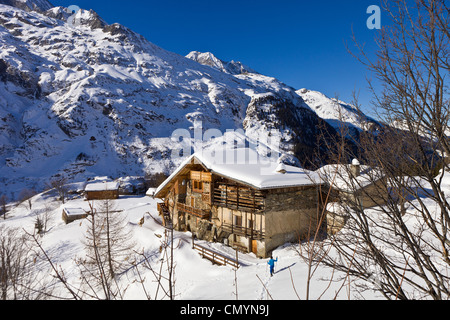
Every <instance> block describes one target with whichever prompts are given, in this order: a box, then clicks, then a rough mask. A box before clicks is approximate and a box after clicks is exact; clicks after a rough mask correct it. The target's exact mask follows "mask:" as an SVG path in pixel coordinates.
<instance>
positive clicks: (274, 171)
mask: <svg viewBox="0 0 450 320" xmlns="http://www.w3.org/2000/svg"><path fill="white" fill-rule="evenodd" d="M216 151H217V150H216ZM221 151H223V150H221ZM218 154H219V155H220V156H218ZM194 160H196V161H197V162H198V163H200V164H202V165H203V166H204V167H205V168H206V169H207V170H209V171H210V172H212V173H213V174H216V175H219V176H222V177H226V178H229V179H231V180H234V181H237V182H240V183H243V184H246V185H249V186H251V187H254V188H255V189H259V190H263V189H276V188H288V187H297V186H308V185H315V184H317V183H318V182H319V181H320V180H319V176H318V175H317V174H316V173H315V172H313V171H309V170H306V169H302V168H298V167H294V166H289V165H286V164H283V166H282V167H283V169H284V170H285V171H282V172H280V170H279V169H280V163H279V162H277V160H274V159H270V158H263V157H260V156H258V155H257V154H256V152H255V151H254V150H252V149H232V150H226V151H223V152H221V153H219V151H217V152H216V154H215V155H213V154H211V153H210V152H204V153H195V154H193V155H191V156H190V157H189V158H187V159H186V160H185V161H183V163H182V164H181V165H180V166H179V167H178V168H177V169H176V170H175V171H174V172H173V173H172V174H171V175H170V176H169V178H167V179H166V180H165V181H164V182H163V183H162V184H161V185H160V186H159V187H158V188H157V189H156V191H155V197H158V194H159V193H160V192H161V191H162V190H163V189H164V188H165V187H166V186H167V185H168V184H169V183H170V181H172V180H173V179H174V178H175V177H176V176H177V175H178V174H179V173H180V172H181V171H182V169H183V168H185V167H186V166H187V165H189V164H190V163H193V162H194ZM283 172H284V173H283Z"/></svg>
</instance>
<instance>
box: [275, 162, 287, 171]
mask: <svg viewBox="0 0 450 320" xmlns="http://www.w3.org/2000/svg"><path fill="white" fill-rule="evenodd" d="M275 171H276V172H278V173H282V174H285V173H286V166H285V165H284V163H282V162H281V163H279V164H278V167H277V168H276V169H275Z"/></svg>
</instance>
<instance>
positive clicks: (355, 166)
mask: <svg viewBox="0 0 450 320" xmlns="http://www.w3.org/2000/svg"><path fill="white" fill-rule="evenodd" d="M350 171H351V173H352V176H353V177H355V178H356V177H359V175H360V174H361V164H360V163H359V161H358V159H353V161H352V164H351V166H350Z"/></svg>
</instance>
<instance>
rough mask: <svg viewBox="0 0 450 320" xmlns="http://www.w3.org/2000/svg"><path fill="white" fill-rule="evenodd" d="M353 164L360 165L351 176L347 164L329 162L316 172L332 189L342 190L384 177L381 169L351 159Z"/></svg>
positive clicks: (365, 185)
mask: <svg viewBox="0 0 450 320" xmlns="http://www.w3.org/2000/svg"><path fill="white" fill-rule="evenodd" d="M352 165H353V166H360V172H359V175H358V176H356V177H355V176H353V174H352V171H351V165H349V164H329V165H325V166H323V167H322V168H320V169H318V170H317V171H316V173H317V174H318V175H319V177H320V179H321V180H323V181H324V182H326V183H327V184H328V185H331V186H332V187H333V188H334V189H337V190H341V191H344V192H354V191H357V190H360V189H362V188H365V187H367V186H369V185H371V184H373V183H375V182H376V181H379V180H380V179H381V178H383V177H384V174H383V172H382V171H381V170H379V169H377V168H372V167H369V166H364V165H360V164H359V161H357V160H353V161H352Z"/></svg>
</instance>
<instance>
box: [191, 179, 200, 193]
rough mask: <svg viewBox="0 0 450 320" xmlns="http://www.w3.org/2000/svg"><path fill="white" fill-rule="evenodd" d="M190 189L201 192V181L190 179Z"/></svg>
mask: <svg viewBox="0 0 450 320" xmlns="http://www.w3.org/2000/svg"><path fill="white" fill-rule="evenodd" d="M192 182H193V183H192V191H194V192H200V193H202V192H203V182H201V181H198V180H193V181H192Z"/></svg>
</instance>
